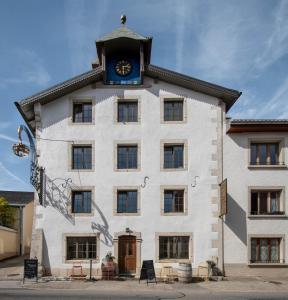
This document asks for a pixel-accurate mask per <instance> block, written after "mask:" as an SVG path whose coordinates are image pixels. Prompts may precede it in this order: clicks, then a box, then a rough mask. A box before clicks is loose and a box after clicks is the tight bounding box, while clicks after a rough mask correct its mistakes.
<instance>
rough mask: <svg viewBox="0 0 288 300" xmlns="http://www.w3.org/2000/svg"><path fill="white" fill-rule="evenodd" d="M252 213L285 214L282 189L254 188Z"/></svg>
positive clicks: (252, 192)
mask: <svg viewBox="0 0 288 300" xmlns="http://www.w3.org/2000/svg"><path fill="white" fill-rule="evenodd" d="M250 214H251V215H283V214H284V211H281V190H271V191H268V190H262V191H261V190H260V191H258V190H252V191H251V211H250Z"/></svg>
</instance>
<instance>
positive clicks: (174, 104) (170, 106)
mask: <svg viewBox="0 0 288 300" xmlns="http://www.w3.org/2000/svg"><path fill="white" fill-rule="evenodd" d="M164 121H183V100H170V99H167V100H164Z"/></svg>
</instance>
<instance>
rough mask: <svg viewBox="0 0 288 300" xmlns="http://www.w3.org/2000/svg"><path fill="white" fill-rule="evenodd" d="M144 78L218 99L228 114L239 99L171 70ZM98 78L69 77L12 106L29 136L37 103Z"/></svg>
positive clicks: (152, 71)
mask: <svg viewBox="0 0 288 300" xmlns="http://www.w3.org/2000/svg"><path fill="white" fill-rule="evenodd" d="M144 75H146V76H148V77H152V78H156V79H159V80H162V81H165V82H168V83H172V84H176V85H179V86H182V87H185V88H188V89H191V90H194V91H197V92H201V93H204V94H207V95H210V96H214V97H217V98H220V99H222V100H223V101H224V102H225V103H226V107H227V110H229V109H230V107H231V106H232V105H233V104H234V103H235V102H236V100H237V99H238V98H239V97H240V96H241V92H238V91H236V90H232V89H229V88H225V87H222V86H219V85H216V84H213V83H209V82H207V81H203V80H200V79H197V78H194V77H190V76H187V75H184V74H180V73H177V72H174V71H171V70H167V69H164V68H160V67H157V66H154V65H151V64H149V65H147V66H146V67H145V71H144ZM102 78H103V73H102V68H101V66H100V67H97V68H96V69H93V70H91V71H88V72H86V73H83V74H81V75H79V76H76V77H73V78H71V79H69V80H66V81H64V82H62V83H59V84H57V85H54V86H52V87H50V88H48V89H46V90H43V91H41V92H39V93H37V94H34V95H32V96H30V97H27V98H25V99H22V100H20V101H19V102H15V105H16V107H17V109H18V110H19V112H20V113H21V115H22V117H23V118H24V120H25V121H26V123H27V125H28V126H29V128H30V130H31V132H32V133H34V131H35V114H34V104H35V103H37V102H39V103H41V104H46V103H48V102H51V101H53V100H55V99H57V98H59V97H62V96H64V95H66V94H69V93H71V92H73V91H75V90H77V89H80V88H82V87H85V86H87V85H88V84H91V83H93V82H97V81H100V80H101V79H102ZM117 87H119V86H117ZM121 87H123V86H121Z"/></svg>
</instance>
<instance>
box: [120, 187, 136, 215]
mask: <svg viewBox="0 0 288 300" xmlns="http://www.w3.org/2000/svg"><path fill="white" fill-rule="evenodd" d="M137 194H138V193H137V190H129V191H124V190H123V191H117V213H137V212H138V209H137V196H138V195H137Z"/></svg>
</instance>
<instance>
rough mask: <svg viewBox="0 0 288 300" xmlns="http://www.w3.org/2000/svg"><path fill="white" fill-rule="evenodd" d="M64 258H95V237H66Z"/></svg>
mask: <svg viewBox="0 0 288 300" xmlns="http://www.w3.org/2000/svg"><path fill="white" fill-rule="evenodd" d="M66 243H67V246H66V248H67V253H66V259H67V260H73V259H96V258H97V239H96V237H90V236H89V237H88V236H87V237H86V236H85V237H78V236H77V237H67V238H66Z"/></svg>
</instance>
